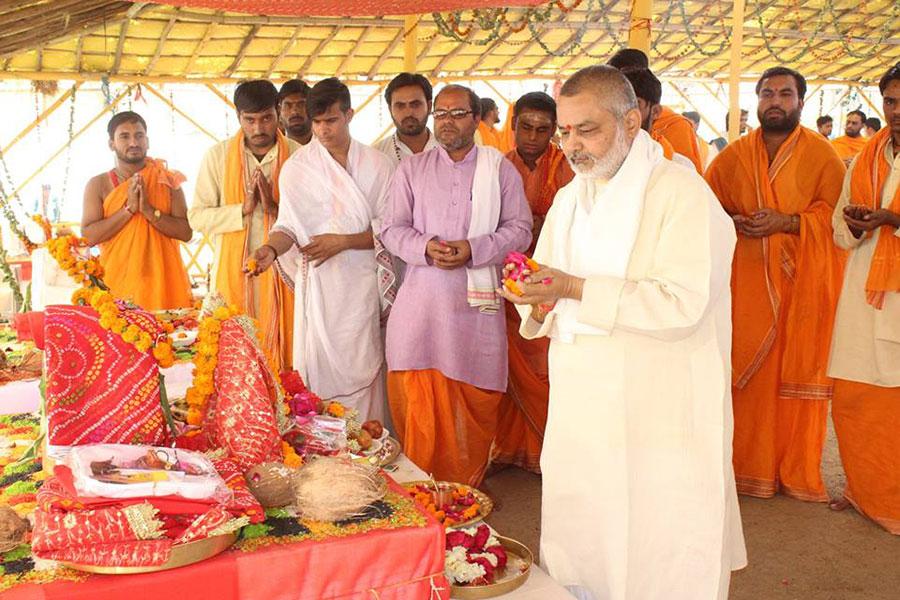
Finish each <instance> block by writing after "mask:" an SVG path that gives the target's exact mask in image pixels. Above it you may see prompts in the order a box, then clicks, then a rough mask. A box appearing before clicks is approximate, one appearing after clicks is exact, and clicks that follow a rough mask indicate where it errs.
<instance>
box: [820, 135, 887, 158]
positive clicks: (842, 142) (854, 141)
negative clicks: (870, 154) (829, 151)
mask: <svg viewBox="0 0 900 600" xmlns="http://www.w3.org/2000/svg"><path fill="white" fill-rule="evenodd" d="M882 131H887V132H888V137H890V131H891V130H890V128H889V127H885V128H884V129H883V130H882ZM867 141H868V140H867V139H866V138H864V137H863V136H861V135H859V136H856V137H855V138H853V137H850V136H849V135H842V136H841V137H838V138H835V139H833V140H831V147H832V148H834V151H835V152H837V153H838V156H840V157H841V160H843V161H845V162H846V161H849V160H850V159H852V158H853V157H854V156H856V155H857V154H859V153H860V152H861V151H862V149H863V147H864V146H865V145H866V142H867Z"/></svg>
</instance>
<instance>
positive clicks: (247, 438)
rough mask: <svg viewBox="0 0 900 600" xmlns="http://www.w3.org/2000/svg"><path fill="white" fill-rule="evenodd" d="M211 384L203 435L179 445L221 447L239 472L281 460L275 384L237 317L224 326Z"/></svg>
mask: <svg viewBox="0 0 900 600" xmlns="http://www.w3.org/2000/svg"><path fill="white" fill-rule="evenodd" d="M239 318H240V317H239ZM248 327H249V325H248ZM214 380H215V383H214V385H215V392H214V393H213V394H212V395H211V397H210V398H209V400H208V403H207V410H206V414H205V416H204V420H203V429H202V433H200V434H199V435H196V436H191V437H185V436H181V437H179V438H178V441H177V443H178V445H179V446H181V447H187V448H190V449H193V450H200V451H204V450H208V449H224V450H225V451H226V453H227V456H228V457H229V458H231V459H232V460H233V461H234V462H235V463H236V465H237V466H238V467H239V468H240V470H241V472H243V471H246V470H247V469H249V468H250V467H252V466H254V465H258V464H260V463H263V462H267V461H278V462H280V461H281V460H282V458H283V456H282V453H281V436H280V434H279V417H278V415H277V411H278V406H279V405H280V401H279V393H280V391H279V389H278V384H277V382H276V380H275V377H274V376H273V374H272V371H271V370H270V369H269V366H268V364H267V361H266V357H265V355H264V354H263V352H262V350H261V349H260V347H259V344H258V343H257V342H256V340H254V339H253V337H252V336H251V335H250V334H249V333H248V332H247V330H246V328H245V327H244V326H243V325H242V324H241V323H239V322H238V320H237V319H234V318H232V319H228V320H227V321H225V322H223V323H222V330H221V332H220V334H219V348H218V363H217V365H216V370H215V375H214ZM226 482H227V479H226Z"/></svg>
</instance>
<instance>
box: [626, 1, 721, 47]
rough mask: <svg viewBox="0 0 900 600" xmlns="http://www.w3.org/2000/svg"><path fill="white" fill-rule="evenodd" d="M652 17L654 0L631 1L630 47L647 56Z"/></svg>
mask: <svg viewBox="0 0 900 600" xmlns="http://www.w3.org/2000/svg"><path fill="white" fill-rule="evenodd" d="M736 3H737V2H735V4H736ZM652 18H653V1H652V0H632V1H631V26H630V27H629V29H628V47H629V48H637V49H638V50H640V51H642V52H643V53H644V54H646V55H647V56H650V19H652Z"/></svg>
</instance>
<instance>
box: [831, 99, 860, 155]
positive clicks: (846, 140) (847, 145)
mask: <svg viewBox="0 0 900 600" xmlns="http://www.w3.org/2000/svg"><path fill="white" fill-rule="evenodd" d="M865 126H866V113H864V112H863V111H861V110H851V111H850V112H849V113H847V122H846V123H844V135H842V136H841V137H838V138H835V139H833V140H832V141H831V145H832V146H834V149H835V151H836V152H837V153H838V156H840V157H841V160H842V161H844V164H845V165H849V164H850V163H851V162H853V159H854V158H855V157H856V155H857V154H859V152H860V150H862V149H863V146H865V145H866V142H867V141H868V140H867V139H866V138H864V137H863V134H862V132H863V128H864V127H865Z"/></svg>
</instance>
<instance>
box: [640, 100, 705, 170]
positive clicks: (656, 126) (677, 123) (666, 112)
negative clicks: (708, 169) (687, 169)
mask: <svg viewBox="0 0 900 600" xmlns="http://www.w3.org/2000/svg"><path fill="white" fill-rule="evenodd" d="M652 133H654V134H658V135H661V136H662V137H664V138H666V139H667V140H669V143H670V144H672V148H673V149H674V150H675V152H677V153H678V154H681V155H682V156H685V157H687V158H688V159H689V160H690V161H691V162H692V163H694V167H695V168H696V169H697V172H698V173H700V174H701V175H702V174H703V161H702V160H701V159H700V146H699V144H697V134H696V133H695V132H694V125H693V124H692V123H691V120H690V119H688V118H687V117H684V116H681V115H679V114H678V113H676V112H674V111H673V110H672V109H671V108H669V107H668V106H663V107H662V111H661V112H660V114H659V117H657V118H656V120H655V121H653V131H652Z"/></svg>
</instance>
